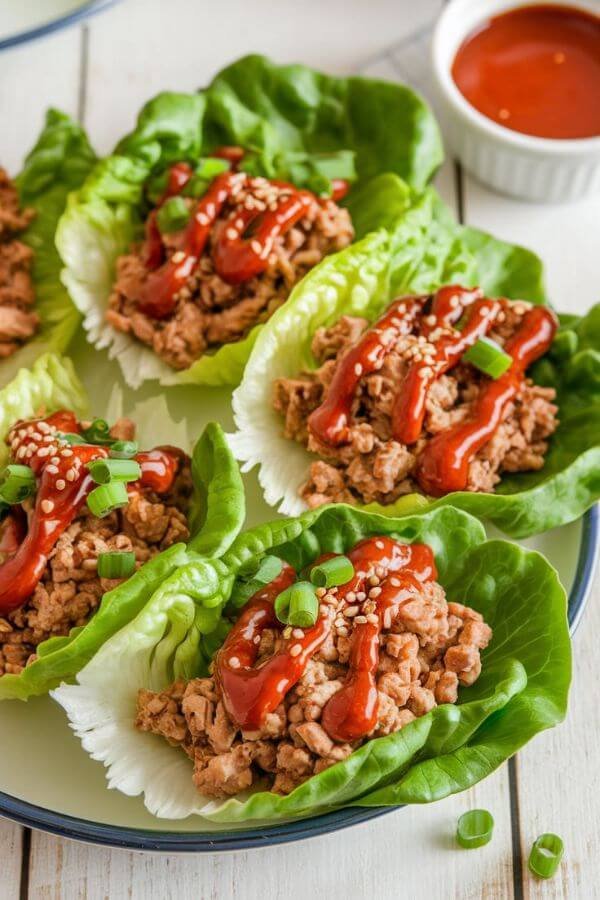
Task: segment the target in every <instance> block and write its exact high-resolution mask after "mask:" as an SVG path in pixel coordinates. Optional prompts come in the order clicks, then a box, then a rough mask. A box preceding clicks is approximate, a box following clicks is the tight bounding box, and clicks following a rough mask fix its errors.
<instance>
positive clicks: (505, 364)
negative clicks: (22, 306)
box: [463, 337, 513, 378]
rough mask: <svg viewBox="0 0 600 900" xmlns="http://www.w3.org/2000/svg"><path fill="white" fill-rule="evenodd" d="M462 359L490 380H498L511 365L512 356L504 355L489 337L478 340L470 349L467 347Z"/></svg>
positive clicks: (498, 345) (500, 348)
mask: <svg viewBox="0 0 600 900" xmlns="http://www.w3.org/2000/svg"><path fill="white" fill-rule="evenodd" d="M463 359H464V361H465V362H469V363H471V365H473V366H475V368H476V369H480V371H482V372H483V373H484V374H485V375H489V376H490V377H491V378H500V376H501V375H503V374H504V373H505V372H506V370H507V369H510V367H511V366H512V364H513V358H512V356H509V354H508V353H505V352H504V350H503V349H502V347H501V346H500V344H497V343H496V341H493V340H492V339H491V338H489V337H481V338H479V340H478V341H476V342H475V343H474V344H473V346H472V347H469V349H468V350H467V352H466V353H465V354H464V356H463Z"/></svg>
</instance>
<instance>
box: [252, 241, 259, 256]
mask: <svg viewBox="0 0 600 900" xmlns="http://www.w3.org/2000/svg"><path fill="white" fill-rule="evenodd" d="M250 247H251V248H252V250H254V252H255V253H256V254H257V256H260V254H261V253H262V244H261V243H260V241H250Z"/></svg>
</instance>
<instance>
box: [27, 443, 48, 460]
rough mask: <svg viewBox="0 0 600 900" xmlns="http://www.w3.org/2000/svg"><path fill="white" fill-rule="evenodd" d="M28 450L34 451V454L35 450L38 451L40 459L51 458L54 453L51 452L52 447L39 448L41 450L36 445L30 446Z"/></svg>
mask: <svg viewBox="0 0 600 900" xmlns="http://www.w3.org/2000/svg"><path fill="white" fill-rule="evenodd" d="M27 449H28V450H32V452H33V451H34V450H36V449H37V455H38V456H39V457H41V458H43V457H44V456H50V453H51V452H52V451H51V450H50V447H39V448H36V446H35V444H30V445H29V447H28V448H27Z"/></svg>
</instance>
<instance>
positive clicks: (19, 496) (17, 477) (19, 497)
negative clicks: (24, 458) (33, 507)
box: [0, 464, 35, 506]
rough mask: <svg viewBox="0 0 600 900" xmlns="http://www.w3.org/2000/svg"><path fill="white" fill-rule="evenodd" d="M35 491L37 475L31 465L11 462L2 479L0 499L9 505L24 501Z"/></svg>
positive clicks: (0, 481) (0, 482) (0, 480)
mask: <svg viewBox="0 0 600 900" xmlns="http://www.w3.org/2000/svg"><path fill="white" fill-rule="evenodd" d="M34 492H35V475H34V474H33V470H32V469H30V468H29V466H21V465H16V464H11V465H9V466H7V467H6V468H5V470H4V472H3V473H2V478H1V479H0V500H2V502H3V503H7V504H8V505H9V506H14V505H15V504H17V503H22V502H23V500H25V499H26V497H29V496H30V495H31V494H33V493H34Z"/></svg>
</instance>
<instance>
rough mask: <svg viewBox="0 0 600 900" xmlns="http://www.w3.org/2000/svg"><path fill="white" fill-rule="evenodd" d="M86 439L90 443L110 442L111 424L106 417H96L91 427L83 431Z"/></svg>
mask: <svg viewBox="0 0 600 900" xmlns="http://www.w3.org/2000/svg"><path fill="white" fill-rule="evenodd" d="M82 435H83V437H84V440H85V441H87V442H88V443H90V444H110V443H112V438H111V436H110V425H109V424H108V422H107V421H105V419H94V421H93V422H92V424H91V425H90V427H89V428H85V429H84V430H83V431H82Z"/></svg>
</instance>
